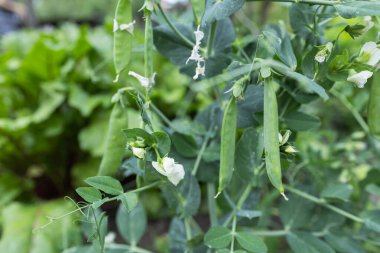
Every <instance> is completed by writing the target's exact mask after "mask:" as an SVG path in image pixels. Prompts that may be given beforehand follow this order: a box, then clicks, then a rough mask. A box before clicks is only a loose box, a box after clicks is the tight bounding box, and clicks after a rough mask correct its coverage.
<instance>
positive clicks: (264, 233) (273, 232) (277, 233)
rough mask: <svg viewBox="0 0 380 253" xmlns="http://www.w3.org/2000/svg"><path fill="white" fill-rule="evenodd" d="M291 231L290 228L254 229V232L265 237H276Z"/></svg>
mask: <svg viewBox="0 0 380 253" xmlns="http://www.w3.org/2000/svg"><path fill="white" fill-rule="evenodd" d="M288 233H289V231H288V230H271V231H267V230H256V231H252V234H254V235H258V236H264V237H272V236H273V237H276V236H285V235H287V234H288Z"/></svg>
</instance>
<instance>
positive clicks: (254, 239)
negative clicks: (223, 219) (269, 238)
mask: <svg viewBox="0 0 380 253" xmlns="http://www.w3.org/2000/svg"><path fill="white" fill-rule="evenodd" d="M236 239H237V241H238V242H239V244H240V246H242V247H243V248H244V249H246V250H248V251H252V252H254V253H265V252H267V251H268V248H267V246H266V245H265V243H264V241H263V240H262V239H261V238H260V237H258V236H256V235H254V234H252V233H251V232H238V233H237V234H236Z"/></svg>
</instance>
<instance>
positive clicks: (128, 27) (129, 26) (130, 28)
mask: <svg viewBox="0 0 380 253" xmlns="http://www.w3.org/2000/svg"><path fill="white" fill-rule="evenodd" d="M135 23H136V21H134V20H133V21H132V22H131V23H129V24H121V25H120V26H119V28H120V30H121V31H127V32H129V33H130V34H133V29H134V25H135Z"/></svg>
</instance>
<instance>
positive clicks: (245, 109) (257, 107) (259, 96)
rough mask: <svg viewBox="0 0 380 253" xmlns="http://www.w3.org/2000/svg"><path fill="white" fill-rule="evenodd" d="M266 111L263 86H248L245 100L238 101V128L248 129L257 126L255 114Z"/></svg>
mask: <svg viewBox="0 0 380 253" xmlns="http://www.w3.org/2000/svg"><path fill="white" fill-rule="evenodd" d="M263 110H264V89H263V86H261V85H248V87H247V89H246V90H245V92H244V99H243V100H241V101H238V119H237V127H238V128H247V127H250V126H253V125H257V122H256V120H255V119H254V117H253V114H254V113H257V112H262V111H263Z"/></svg>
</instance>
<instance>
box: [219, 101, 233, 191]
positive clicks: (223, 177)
mask: <svg viewBox="0 0 380 253" xmlns="http://www.w3.org/2000/svg"><path fill="white" fill-rule="evenodd" d="M236 122H237V101H236V98H235V97H231V99H230V101H229V102H228V105H227V108H226V110H225V111H224V116H223V123H222V131H221V148H220V170H219V188H218V194H220V193H221V192H222V191H223V189H224V188H226V187H227V186H228V184H229V183H230V181H231V178H232V172H233V166H234V161H235V138H236V125H237V123H236Z"/></svg>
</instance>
